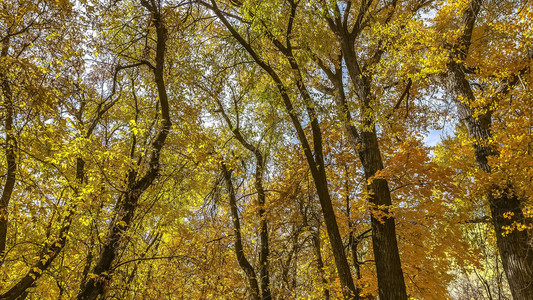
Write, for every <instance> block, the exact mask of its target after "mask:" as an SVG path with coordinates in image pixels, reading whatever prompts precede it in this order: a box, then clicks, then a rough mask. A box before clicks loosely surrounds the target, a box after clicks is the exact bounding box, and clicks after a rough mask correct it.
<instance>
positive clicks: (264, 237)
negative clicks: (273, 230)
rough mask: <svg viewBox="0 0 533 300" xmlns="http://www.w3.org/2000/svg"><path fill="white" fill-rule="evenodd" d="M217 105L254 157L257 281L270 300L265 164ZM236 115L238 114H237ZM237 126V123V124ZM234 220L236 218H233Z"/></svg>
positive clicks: (262, 293)
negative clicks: (257, 216) (257, 230)
mask: <svg viewBox="0 0 533 300" xmlns="http://www.w3.org/2000/svg"><path fill="white" fill-rule="evenodd" d="M217 104H218V107H219V110H220V112H221V114H222V117H223V118H224V120H225V121H226V123H227V125H228V127H229V128H230V130H231V131H232V132H233V136H234V137H235V138H236V139H237V141H239V143H240V144H241V145H242V146H243V147H244V148H246V149H247V150H248V151H250V152H251V153H252V154H253V155H254V157H255V166H256V169H255V173H254V177H255V191H256V192H257V205H258V206H259V209H258V212H259V230H260V239H261V241H260V245H261V246H260V250H259V280H260V283H261V299H262V300H271V299H272V293H271V292H270V275H269V272H268V265H269V261H268V257H269V243H268V221H267V219H266V216H265V202H266V194H265V189H264V187H263V173H264V169H265V162H264V159H263V154H262V153H261V151H260V150H259V148H258V147H256V146H254V145H253V144H251V143H250V142H249V141H248V140H246V138H244V136H243V135H242V133H241V131H240V129H239V128H238V127H234V126H233V124H232V122H231V120H230V118H229V117H228V115H227V114H226V111H225V110H224V107H223V106H222V103H221V102H220V101H219V100H218V99H217ZM237 113H238V112H237ZM237 124H238V122H237ZM233 217H234V218H235V217H237V218H238V216H233Z"/></svg>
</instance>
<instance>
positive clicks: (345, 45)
mask: <svg viewBox="0 0 533 300" xmlns="http://www.w3.org/2000/svg"><path fill="white" fill-rule="evenodd" d="M371 3H372V1H371V0H370V1H362V2H361V7H360V10H359V14H358V17H357V20H356V22H355V24H354V25H353V28H352V29H351V30H350V29H349V28H348V22H347V17H345V18H343V20H341V16H340V12H339V15H338V16H337V17H335V18H331V17H328V16H327V17H326V19H327V21H328V24H329V27H330V28H331V30H332V31H333V32H334V33H335V34H336V35H337V37H338V39H339V42H340V45H341V52H342V57H343V58H344V62H345V64H346V68H347V70H348V75H349V78H350V79H351V81H352V84H353V87H354V89H355V92H356V95H357V97H358V98H359V102H360V107H361V111H360V115H361V116H363V117H362V118H361V120H359V122H360V124H361V127H362V129H361V130H360V132H359V131H358V130H357V129H356V128H355V126H353V122H352V121H351V120H352V117H351V113H350V111H349V108H348V105H347V103H346V99H345V95H344V85H343V83H342V72H343V71H342V69H341V68H337V70H336V73H333V72H332V71H331V70H327V71H326V69H327V68H326V67H325V66H324V65H323V64H321V67H322V69H323V70H325V71H326V74H327V75H328V77H329V79H330V81H332V83H333V85H334V87H335V90H336V92H337V95H336V102H337V106H338V109H339V111H340V112H341V116H342V117H343V118H344V120H343V121H344V125H345V127H346V131H347V132H348V136H349V137H350V142H351V143H352V145H353V146H354V148H355V150H356V151H357V153H358V155H359V159H360V160H361V164H362V166H363V171H364V174H365V179H366V182H367V185H366V188H367V191H368V193H369V201H370V203H371V204H373V205H374V209H376V210H378V211H379V212H380V214H384V216H383V217H380V218H376V217H375V216H374V214H372V216H371V221H370V222H371V226H372V243H373V250H374V258H375V262H376V272H377V279H378V289H379V298H380V299H384V300H389V299H390V300H403V299H405V300H406V299H407V291H406V287H405V281H404V278H403V271H402V266H401V261H400V254H399V250H398V242H397V240H396V224H395V221H394V217H391V216H390V211H389V207H390V206H391V205H392V198H391V194H390V189H389V185H388V182H387V180H385V179H375V178H373V177H374V175H375V174H376V172H377V171H379V170H382V169H383V161H382V158H381V151H380V149H379V143H378V137H377V132H376V126H375V116H374V115H373V112H372V107H371V105H370V103H371V100H372V94H371V88H372V76H371V75H365V74H364V72H363V70H362V69H361V66H360V64H359V61H358V59H357V54H356V53H355V48H354V43H355V39H356V37H357V35H358V33H359V31H360V30H361V26H362V25H361V24H362V21H363V18H364V17H365V15H366V13H367V11H368V9H369V7H370V5H371ZM393 5H395V1H393ZM348 14H349V11H345V12H344V16H347V15H348ZM391 16H392V15H389V18H388V20H390V17H391ZM382 54H383V50H382V49H378V50H377V51H376V53H375V54H374V57H373V58H372V60H370V62H369V64H375V63H377V62H379V60H380V59H381V55H382Z"/></svg>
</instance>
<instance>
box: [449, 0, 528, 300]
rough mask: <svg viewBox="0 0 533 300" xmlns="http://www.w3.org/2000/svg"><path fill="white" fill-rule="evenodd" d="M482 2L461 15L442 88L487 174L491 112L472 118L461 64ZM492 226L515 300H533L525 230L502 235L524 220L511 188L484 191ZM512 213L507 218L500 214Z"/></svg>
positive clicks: (470, 98) (469, 89) (470, 93)
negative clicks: (472, 140) (507, 228)
mask: <svg viewBox="0 0 533 300" xmlns="http://www.w3.org/2000/svg"><path fill="white" fill-rule="evenodd" d="M482 4H483V1H482V0H473V1H472V2H471V3H470V5H469V6H468V8H467V9H466V10H465V12H464V14H463V16H462V25H463V26H464V31H463V34H462V36H461V38H460V39H459V42H458V44H457V45H455V46H454V49H452V56H451V58H450V61H449V62H448V71H447V73H446V74H445V75H444V76H443V77H444V81H445V82H444V85H445V87H446V89H447V91H448V92H449V93H450V95H451V96H452V98H453V100H454V102H455V104H456V106H457V114H458V117H459V119H460V120H462V121H463V123H464V124H465V125H466V128H467V131H468V135H469V136H470V137H471V138H473V139H474V140H475V142H474V145H473V148H474V154H475V159H476V163H477V165H478V168H479V169H480V170H482V171H484V172H487V173H490V172H491V166H490V165H489V163H488V158H489V157H490V156H493V155H494V156H497V155H499V153H498V151H496V150H495V149H493V148H492V147H491V146H490V145H488V142H489V140H490V139H491V138H492V135H491V132H490V127H491V123H492V119H491V112H490V110H488V111H487V112H485V113H483V114H482V115H480V116H479V117H477V118H476V117H474V110H473V109H472V108H471V106H470V103H473V102H474V101H475V100H476V98H475V95H474V93H473V91H472V87H471V85H470V83H469V82H468V80H467V78H466V74H465V66H464V65H463V63H462V62H463V61H465V60H466V58H467V55H468V50H469V48H470V44H471V38H472V32H473V29H474V25H475V22H476V18H477V16H478V14H479V11H480V10H481V6H482ZM510 85H511V84H509V83H508V82H506V83H504V88H503V89H502V90H503V92H502V93H500V95H502V94H505V90H508V89H509V88H511V86H510ZM486 197H487V199H488V201H489V205H490V210H491V215H492V224H493V225H494V231H495V233H496V244H497V247H498V250H499V252H500V257H501V260H502V264H503V268H504V270H505V274H506V275H507V280H508V282H509V286H510V289H511V294H512V295H513V298H514V299H515V300H526V299H533V247H532V246H531V244H530V243H529V237H528V233H527V231H519V230H516V229H515V230H513V231H512V232H510V233H507V234H504V230H503V227H505V226H511V225H512V224H513V223H515V222H516V223H522V222H524V221H525V218H524V214H523V212H522V208H521V203H520V199H518V197H517V196H516V195H515V193H514V192H513V188H512V187H507V188H504V189H503V190H502V189H501V188H498V187H492V188H491V189H490V190H488V191H487V196H486ZM508 212H512V213H513V214H512V215H510V218H505V217H504V214H505V213H508Z"/></svg>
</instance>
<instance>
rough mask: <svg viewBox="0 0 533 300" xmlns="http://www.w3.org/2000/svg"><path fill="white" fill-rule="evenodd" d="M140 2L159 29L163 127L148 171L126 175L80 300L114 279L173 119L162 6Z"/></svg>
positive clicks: (95, 295) (157, 79)
mask: <svg viewBox="0 0 533 300" xmlns="http://www.w3.org/2000/svg"><path fill="white" fill-rule="evenodd" d="M141 3H142V5H143V6H144V7H145V8H147V9H148V11H149V12H150V13H151V15H152V20H153V22H154V25H155V28H156V35H157V47H156V58H155V61H156V65H155V67H154V68H153V69H152V70H153V73H154V78H155V83H156V85H157V91H158V96H159V104H160V107H161V116H162V125H161V126H162V127H161V129H160V131H159V133H158V134H157V136H156V137H155V139H154V142H153V144H152V148H153V150H152V153H151V155H150V161H149V162H148V168H147V169H148V170H147V171H146V174H145V175H144V176H142V177H141V178H139V179H137V178H136V177H137V175H138V174H137V172H136V171H134V170H131V171H130V172H129V173H128V175H127V177H128V187H127V191H126V192H125V193H124V195H123V196H122V197H121V199H120V201H119V203H118V205H117V208H116V215H115V220H114V221H113V222H112V223H111V224H110V227H109V231H108V235H107V238H106V241H105V244H104V246H103V247H102V250H101V252H100V255H99V257H98V260H97V261H96V264H95V266H94V268H93V270H92V272H91V273H93V274H95V275H96V276H97V277H96V278H91V279H89V280H88V281H87V282H86V283H85V284H83V287H82V288H81V290H80V292H79V294H78V296H77V299H79V300H89V299H90V300H93V299H97V298H98V297H100V296H102V295H104V293H105V291H104V289H105V286H106V285H107V283H108V281H109V280H110V279H111V275H112V274H111V273H112V264H113V262H114V260H115V258H116V256H117V254H118V252H119V251H120V249H121V248H122V247H123V239H122V236H123V234H124V233H125V232H127V231H128V229H129V227H130V225H131V222H132V219H133V216H134V213H135V210H136V207H137V202H138V200H139V198H140V197H141V195H142V193H143V192H144V191H146V189H148V187H149V186H150V185H151V184H152V183H153V181H154V180H155V179H156V178H157V176H158V175H159V168H160V165H159V157H160V153H161V149H162V148H163V145H164V143H165V140H166V138H167V135H168V133H169V131H170V128H171V125H172V123H171V121H170V112H169V104H168V95H167V91H166V86H165V81H164V77H163V71H164V62H165V48H166V40H167V29H166V27H165V25H164V23H163V20H162V17H161V14H160V12H159V8H158V7H157V6H155V4H154V3H153V1H152V2H151V3H149V2H148V1H145V0H143V1H141Z"/></svg>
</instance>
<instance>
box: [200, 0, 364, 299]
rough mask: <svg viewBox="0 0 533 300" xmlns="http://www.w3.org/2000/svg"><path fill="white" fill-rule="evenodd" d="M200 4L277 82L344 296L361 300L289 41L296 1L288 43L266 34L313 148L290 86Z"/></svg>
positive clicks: (318, 137)
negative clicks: (284, 66)
mask: <svg viewBox="0 0 533 300" xmlns="http://www.w3.org/2000/svg"><path fill="white" fill-rule="evenodd" d="M201 3H202V4H203V5H205V6H207V7H208V8H210V9H212V10H213V12H214V13H215V14H216V16H217V17H218V18H219V19H220V20H221V21H222V23H223V24H224V25H225V26H226V28H227V29H228V30H229V31H230V33H231V34H232V36H233V37H234V38H235V39H236V40H237V41H238V42H239V44H240V45H241V46H242V47H243V48H244V49H245V50H246V51H247V52H248V54H249V55H250V56H251V57H252V59H253V60H254V61H255V62H256V64H257V65H258V66H259V67H261V68H262V69H263V70H264V71H265V72H266V73H267V74H268V75H269V76H270V78H271V79H272V80H273V82H274V83H275V84H276V87H277V89H278V91H279V93H280V95H281V98H282V100H283V104H284V105H285V110H286V111H287V113H288V115H289V117H290V119H291V122H292V124H293V126H294V129H295V130H296V133H297V137H298V140H299V142H300V144H301V146H302V148H303V151H304V154H305V157H306V160H307V163H308V165H309V169H310V170H311V175H312V177H313V181H314V183H315V188H316V190H317V194H318V199H319V201H320V206H321V208H322V214H323V216H324V223H325V224H326V230H327V233H328V238H329V241H330V244H331V248H332V250H333V257H334V259H335V265H336V267H337V274H338V276H339V279H340V282H341V286H342V290H343V295H344V298H345V299H359V289H358V288H357V287H356V286H355V284H354V282H353V278H352V274H351V270H350V265H349V263H348V260H347V259H346V253H344V244H343V241H342V238H341V235H340V232H339V227H338V224H337V218H336V216H335V211H334V209H333V204H332V200H331V196H330V194H329V189H328V181H327V175H326V170H325V164H324V157H323V151H322V133H321V129H320V123H319V121H318V118H317V115H316V113H315V110H314V105H313V101H312V98H311V96H310V95H309V92H308V91H307V88H306V86H305V83H304V81H303V79H302V75H301V73H300V70H299V67H298V65H297V62H296V59H295V58H294V55H293V53H292V46H291V44H290V34H291V31H292V24H293V20H294V16H295V13H296V6H297V3H296V2H294V1H292V0H289V4H290V5H291V13H290V15H289V26H288V29H287V32H286V34H287V37H286V43H287V45H286V46H283V45H282V44H281V43H280V42H279V41H277V40H276V39H275V38H274V37H273V36H270V35H267V36H268V37H269V38H270V39H271V40H272V42H273V43H274V45H275V46H276V47H277V48H278V49H279V50H280V52H282V53H283V55H284V56H285V57H286V58H287V60H288V61H289V64H290V66H291V69H292V70H293V74H294V76H295V80H296V87H297V89H298V91H299V93H300V95H301V96H302V98H303V100H304V103H305V108H306V111H307V115H308V117H309V120H310V123H311V131H312V136H313V140H312V141H313V147H311V143H310V142H309V140H308V138H307V135H306V134H305V131H304V129H303V126H302V124H301V122H300V120H299V117H298V115H297V114H296V113H295V109H294V107H293V105H292V101H291V97H290V96H289V94H288V90H289V89H288V88H287V87H286V86H285V85H284V84H283V82H282V80H281V78H280V77H279V75H278V74H277V72H276V71H275V70H274V69H273V68H272V67H271V66H270V65H268V64H267V63H266V62H264V61H263V60H262V59H261V58H260V56H259V55H258V54H257V53H256V51H255V50H254V49H253V48H252V46H251V45H250V44H249V43H248V42H247V41H246V40H245V39H244V38H243V37H242V36H241V35H240V34H239V33H238V32H237V30H235V28H234V27H233V25H232V24H231V23H230V22H229V21H228V20H227V19H226V17H225V15H224V13H223V12H222V11H221V10H220V9H219V8H218V6H217V4H216V2H215V1H214V0H212V1H211V2H210V4H207V3H205V2H201Z"/></svg>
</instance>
